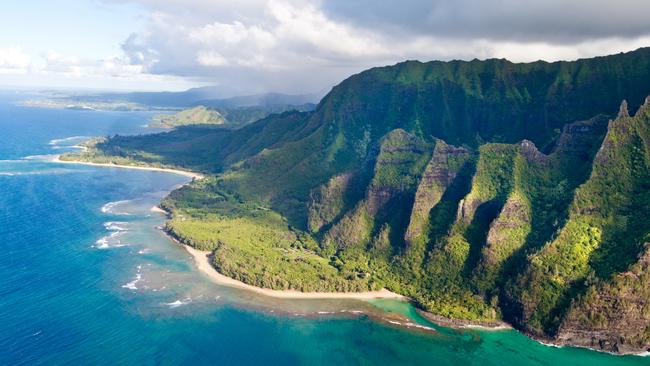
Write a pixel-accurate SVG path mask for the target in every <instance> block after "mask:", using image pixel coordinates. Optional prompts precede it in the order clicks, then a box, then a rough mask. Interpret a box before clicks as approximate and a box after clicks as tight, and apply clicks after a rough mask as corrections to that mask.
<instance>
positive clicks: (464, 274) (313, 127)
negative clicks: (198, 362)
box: [72, 48, 650, 353]
mask: <svg viewBox="0 0 650 366" xmlns="http://www.w3.org/2000/svg"><path fill="white" fill-rule="evenodd" d="M648 95H650V48H644V49H639V50H637V51H633V52H629V53H625V54H619V55H613V56H604V57H599V58H593V59H583V60H578V61H572V62H556V63H546V62H535V63H528V64H513V63H510V62H508V61H504V60H487V61H455V62H436V61H434V62H429V63H414V62H405V63H400V64H397V65H394V66H387V67H381V68H374V69H370V70H367V71H365V72H362V73H359V74H356V75H353V76H351V77H350V78H348V79H346V80H345V81H343V82H342V83H341V84H339V85H337V86H336V87H334V88H333V89H332V91H331V92H330V93H329V94H328V95H327V96H325V97H324V98H323V100H322V101H321V102H320V103H319V105H318V106H317V108H316V109H315V110H314V111H311V112H285V113H283V114H279V115H272V116H269V117H267V118H265V119H262V120H260V121H258V122H255V123H252V124H250V125H248V126H246V127H243V128H241V129H238V130H234V131H215V130H214V129H212V130H211V129H206V128H200V127H192V128H179V129H178V130H176V131H172V132H169V133H166V134H164V135H161V136H149V137H147V136H143V137H115V138H111V139H107V140H104V141H102V142H99V143H97V144H95V145H94V146H92V147H91V148H90V149H89V150H88V151H87V152H85V153H83V154H81V155H78V156H75V157H72V158H75V159H88V160H98V159H100V160H102V159H103V161H115V162H126V163H138V164H143V163H144V164H161V165H170V166H181V167H184V168H189V169H195V170H200V171H202V172H205V173H208V174H210V175H212V177H211V178H208V179H206V180H204V181H201V182H194V183H192V184H190V185H189V186H187V187H183V188H181V189H179V190H177V191H175V192H173V193H172V194H171V195H170V196H169V197H168V198H166V199H165V200H164V202H163V205H164V206H165V208H166V209H168V210H170V211H171V212H172V217H171V220H170V222H169V223H168V228H169V230H170V231H171V232H172V233H174V234H175V235H176V236H177V237H179V238H185V240H183V241H184V242H186V243H188V244H190V245H193V246H196V247H199V248H202V249H209V250H213V251H214V252H215V256H214V258H215V266H216V267H217V268H218V269H219V270H220V271H223V272H225V273H224V274H226V275H230V276H233V277H236V278H238V279H240V280H242V281H244V282H247V283H250V284H253V285H258V286H264V287H271V288H278V289H285V288H291V289H299V290H303V291H314V290H323V291H333V290H334V291H351V290H354V291H359V290H367V289H378V288H381V287H386V288H389V289H391V290H392V291H395V292H399V293H401V294H403V295H406V296H409V297H410V298H412V299H413V300H414V301H415V302H416V303H417V304H419V305H420V307H422V308H424V309H426V310H427V311H430V312H432V313H434V314H436V315H439V316H444V317H449V318H455V319H465V320H468V321H475V322H476V321H478V322H488V323H489V322H496V321H499V320H506V321H508V322H510V323H512V324H513V325H515V326H516V327H517V328H519V329H521V330H523V331H525V332H526V333H528V334H530V335H533V336H535V337H539V338H544V339H547V340H550V341H552V342H557V343H569V344H575V345H581V346H589V347H595V348H599V349H601V350H605V351H611V352H621V353H630V352H643V351H646V350H648V349H650V337H649V336H647V335H645V333H644V332H647V329H650V321H649V320H648V318H647V317H646V318H644V316H643V315H639V312H638V311H636V310H635V311H631V312H627V313H626V314H627V315H626V320H627V321H631V322H632V323H635V324H640V325H639V326H638V327H635V328H634V329H633V330H630V331H629V332H622V331H620V330H619V331H616V330H614V331H613V332H610V333H607V332H602V331H599V330H597V327H596V326H597V325H598V324H606V322H605V323H603V321H600V323H598V322H595V321H594V322H591V323H590V322H588V321H587V322H585V321H584V320H582V319H585V317H584V316H583V314H584V313H585V312H588V310H589V309H588V307H586V306H585V305H581V304H585V302H584V301H585V300H580V299H585V298H593V299H598V301H599V302H600V303H603V305H601V306H600V307H599V308H598V309H602V311H603V312H609V311H613V310H612V309H615V307H612V306H611V304H608V303H607V302H606V300H602V299H607V298H611V297H612V296H609V295H606V293H608V292H609V293H611V292H615V291H619V292H621V291H627V292H629V293H631V295H630V296H629V298H630V299H631V300H630V301H632V300H634V301H632V302H633V303H635V304H640V302H639V301H638V299H643V298H644V296H645V295H644V293H643V292H640V291H641V290H640V288H642V286H641V285H639V284H636V285H634V284H632V285H631V284H629V283H627V282H625V281H624V278H627V277H625V276H626V275H625V273H627V272H629V271H631V272H630V273H636V272H638V271H639V269H638V268H645V267H644V264H643V262H642V258H645V257H643V256H642V250H643V249H642V248H643V245H642V243H641V242H642V241H643V238H644V235H647V233H648V232H650V227H647V226H646V225H645V224H644V221H643V219H646V221H647V218H648V215H649V214H650V213H648V212H646V210H645V208H644V207H650V200H649V199H648V197H649V195H650V193H649V192H650V187H648V185H647V183H645V182H647V180H646V179H645V178H644V177H648V176H649V174H650V173H649V172H650V168H649V167H650V145H648V141H650V134H648V130H649V128H650V127H649V126H650V115H649V113H648V108H649V105H650V102H649V100H650V98H648ZM625 100H627V101H630V104H631V107H630V109H633V108H636V109H637V111H636V113H635V114H634V115H633V116H630V115H629V113H627V110H628V105H627V102H625ZM621 101H624V102H623V103H621ZM617 113H618V115H617ZM610 119H611V120H610ZM186 149H189V150H186ZM607 187H609V189H608V188H607ZM635 214H636V216H635ZM235 227H239V228H241V230H243V232H245V233H246V235H248V236H249V237H250V238H251V239H250V240H247V239H246V238H245V237H246V236H244V237H242V236H241V234H237V232H236V231H233V228H235ZM606 258H611V259H612V260H611V261H610V260H605V259H606ZM640 258H641V259H640ZM635 266H636V267H635ZM297 269H299V270H297ZM635 271H636V272H635ZM319 273H321V274H322V276H321V275H319ZM621 276H623V277H621ZM621 278H622V279H621ZM612 281H613V282H612ZM639 281H641V282H640V283H645V282H643V281H645V280H644V279H640V280H639ZM608 286H609V287H608ZM598 295H602V296H601V297H598ZM589 296H591V297H589ZM608 296H609V297H608ZM581 301H583V302H581ZM635 306H636V305H635ZM637 308H638V306H637ZM619 309H620V308H619ZM603 316H604V317H605V318H606V319H610V318H612V319H613V314H612V317H610V314H604V315H603ZM587 319H595V318H593V317H592V318H589V317H587ZM576 324H578V325H576ZM641 325H645V326H647V328H644V327H643V326H641ZM617 329H618V328H617ZM587 335H589V336H593V337H596V338H595V339H596V340H595V341H591V340H587V339H586V338H585V337H586V336H587ZM616 336H618V338H617V339H615V338H616ZM599 337H600V338H599Z"/></svg>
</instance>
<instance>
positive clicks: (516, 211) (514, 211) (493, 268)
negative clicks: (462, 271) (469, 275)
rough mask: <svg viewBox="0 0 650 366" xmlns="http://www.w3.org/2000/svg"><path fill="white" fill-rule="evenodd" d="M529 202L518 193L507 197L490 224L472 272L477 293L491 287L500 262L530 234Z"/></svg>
mask: <svg viewBox="0 0 650 366" xmlns="http://www.w3.org/2000/svg"><path fill="white" fill-rule="evenodd" d="M530 221H531V207H530V202H528V200H527V199H526V198H525V196H524V195H522V194H521V193H519V192H518V191H514V192H512V193H511V194H510V196H509V197H508V199H507V200H506V203H505V204H504V205H503V208H502V209H501V212H500V213H499V216H497V218H496V219H495V220H494V221H493V222H492V223H491V224H490V230H489V231H488V234H487V239H486V243H485V246H484V247H483V249H482V250H481V259H480V261H479V263H478V265H477V267H476V269H475V271H474V273H475V276H474V282H475V284H476V287H477V288H478V289H479V291H482V292H485V291H487V290H489V289H491V288H493V287H494V285H495V282H496V280H497V277H498V275H499V271H500V270H501V267H502V265H503V263H504V262H505V261H506V260H507V259H508V258H510V257H511V256H512V255H513V254H514V253H515V252H516V251H517V250H519V249H521V248H522V247H523V245H524V243H525V242H526V238H527V236H528V234H529V233H530V231H531V223H530Z"/></svg>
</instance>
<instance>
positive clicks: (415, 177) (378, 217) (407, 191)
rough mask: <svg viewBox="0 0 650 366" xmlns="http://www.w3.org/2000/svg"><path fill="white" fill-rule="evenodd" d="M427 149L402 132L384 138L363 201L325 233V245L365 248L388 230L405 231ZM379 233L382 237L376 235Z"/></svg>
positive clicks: (422, 142)
mask: <svg viewBox="0 0 650 366" xmlns="http://www.w3.org/2000/svg"><path fill="white" fill-rule="evenodd" d="M430 149H431V146H430V144H428V143H426V142H425V141H423V140H422V139H420V138H418V137H416V136H414V135H412V134H410V133H407V132H405V131H404V130H400V129H397V130H394V131H391V132H390V133H389V134H387V135H386V136H385V137H384V138H383V139H382V141H381V145H380V148H379V153H378V155H377V158H376V161H375V166H374V171H373V177H372V179H371V181H370V184H369V185H368V187H367V189H366V193H365V196H364V198H363V200H361V201H360V202H359V203H357V205H356V206H355V207H354V208H352V209H351V210H350V211H349V212H348V213H346V214H345V215H344V216H343V217H342V218H341V219H340V220H339V221H338V222H337V223H335V224H334V225H333V226H332V228H331V229H330V230H328V232H327V233H326V234H325V239H324V242H325V245H326V246H328V247H331V246H334V247H335V248H338V249H341V248H347V247H350V246H355V245H367V244H368V242H369V241H370V239H371V238H373V237H376V238H385V237H386V236H387V235H388V233H390V232H391V230H404V229H405V226H406V225H405V224H404V227H401V226H402V222H403V221H405V220H404V218H405V217H407V216H406V215H407V212H408V211H407V210H410V209H411V207H412V204H413V197H414V193H415V190H416V187H417V183H418V181H419V179H420V177H421V174H422V171H423V170H424V168H425V164H426V163H427V161H429V156H430V154H431V150H430ZM385 225H388V226H385ZM380 229H381V230H382V231H383V233H382V234H381V235H378V234H379V230H380ZM402 232H403V231H402ZM391 244H392V245H395V244H397V243H391Z"/></svg>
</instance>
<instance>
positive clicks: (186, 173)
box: [52, 155, 205, 179]
mask: <svg viewBox="0 0 650 366" xmlns="http://www.w3.org/2000/svg"><path fill="white" fill-rule="evenodd" d="M52 161H53V162H55V163H60V164H80V165H88V166H98V167H105V168H120V169H136V170H149V171H155V172H165V173H172V174H178V175H183V176H186V177H190V178H192V179H203V178H205V176H204V175H203V174H199V173H195V172H191V171H188V170H180V169H171V168H156V167H147V166H138V165H120V164H110V163H91V162H88V161H80V160H61V158H60V155H57V156H56V158H54V160H52Z"/></svg>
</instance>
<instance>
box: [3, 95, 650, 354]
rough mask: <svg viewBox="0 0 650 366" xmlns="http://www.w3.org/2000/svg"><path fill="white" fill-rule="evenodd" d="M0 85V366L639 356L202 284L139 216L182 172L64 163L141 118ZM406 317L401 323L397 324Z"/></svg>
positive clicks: (156, 217)
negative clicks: (63, 106) (42, 100)
mask: <svg viewBox="0 0 650 366" xmlns="http://www.w3.org/2000/svg"><path fill="white" fill-rule="evenodd" d="M32 97H33V96H29V95H25V94H24V93H13V92H7V91H3V92H0V365H52V364H56V365H65V364H76V365H109V364H110V365H115V364H120V365H134V364H138V365H203V364H220V365H259V364H264V365H304V364H308V365H407V364H408V365H481V366H485V365H590V366H598V365H643V364H645V365H648V364H650V358H647V357H639V356H613V355H608V354H603V353H598V352H594V351H590V350H585V349H577V348H571V347H564V348H557V347H550V346H545V345H542V344H540V343H537V342H535V341H532V340H530V339H528V338H527V337H525V336H523V335H521V334H519V333H518V332H516V331H514V330H500V331H486V330H477V329H464V330H453V329H448V328H443V327H438V326H435V325H433V324H430V323H428V322H427V321H426V320H425V319H423V318H421V317H419V316H418V314H417V313H416V312H415V310H414V309H413V307H411V306H410V305H408V304H405V303H402V302H399V301H395V300H375V301H357V300H281V299H274V298H268V297H264V296H262V295H258V294H254V293H251V292H247V291H244V290H238V289H233V288H228V287H224V286H220V285H217V284H214V283H212V282H210V280H209V279H208V278H206V277H205V276H204V275H203V274H202V273H200V272H198V270H196V269H195V266H194V263H193V261H192V258H191V257H190V256H189V255H188V254H187V253H186V252H185V251H184V250H183V249H182V248H181V247H179V246H178V245H177V244H175V243H174V242H172V241H171V240H169V239H168V238H167V237H165V236H164V235H163V233H162V232H161V230H160V226H161V225H162V224H163V223H164V217H163V215H161V214H160V213H157V212H153V211H151V208H152V207H153V206H155V205H156V204H157V203H158V202H159V201H160V199H161V198H162V197H164V196H165V194H167V192H169V191H170V190H172V189H174V188H175V187H178V186H179V185H181V184H183V183H184V182H186V181H187V180H188V178H187V177H184V176H179V175H174V174H170V173H163V172H153V171H140V170H128V169H119V168H102V167H90V166H84V165H74V164H61V163H56V162H53V161H52V158H53V156H54V155H56V154H59V153H61V152H65V151H70V150H72V149H73V148H72V146H74V145H75V144H77V143H79V142H80V141H83V140H84V139H86V138H88V137H91V136H103V135H113V134H139V133H151V132H154V131H153V130H151V129H147V128H145V127H143V125H145V124H146V123H147V121H148V120H149V118H151V116H152V113H148V112H98V111H75V110H56V109H40V108H28V107H20V106H17V105H16V104H15V102H17V101H20V100H22V99H27V98H32ZM407 323H408V324H410V326H405V324H407Z"/></svg>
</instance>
